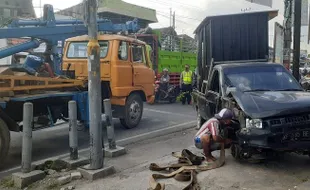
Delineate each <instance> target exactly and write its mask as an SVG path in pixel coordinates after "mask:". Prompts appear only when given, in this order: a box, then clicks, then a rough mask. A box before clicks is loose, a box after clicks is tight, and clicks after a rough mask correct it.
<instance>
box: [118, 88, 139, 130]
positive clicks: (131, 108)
mask: <svg viewBox="0 0 310 190" xmlns="http://www.w3.org/2000/svg"><path fill="white" fill-rule="evenodd" d="M142 114H143V102H142V99H141V97H140V95H139V94H131V95H130V96H129V97H128V98H127V101H126V105H125V118H123V119H120V122H121V124H122V125H123V126H124V127H125V128H127V129H132V128H134V127H136V126H137V125H138V124H139V123H140V120H141V118H142Z"/></svg>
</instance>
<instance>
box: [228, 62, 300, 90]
mask: <svg viewBox="0 0 310 190" xmlns="http://www.w3.org/2000/svg"><path fill="white" fill-rule="evenodd" d="M224 78H225V82H226V84H227V85H228V86H233V87H236V88H238V89H239V90H241V91H255V90H261V91H283V90H302V88H301V86H300V85H299V84H298V82H297V81H296V80H295V78H293V76H292V75H291V74H290V73H289V72H288V71H287V70H286V69H285V68H283V67H282V66H270V65H266V66H258V67H255V66H244V67H242V66H240V67H231V68H225V69H224Z"/></svg>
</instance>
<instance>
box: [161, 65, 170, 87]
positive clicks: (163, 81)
mask: <svg viewBox="0 0 310 190" xmlns="http://www.w3.org/2000/svg"><path fill="white" fill-rule="evenodd" d="M169 81H170V76H169V73H168V69H167V68H164V70H163V75H162V76H161V78H160V84H161V88H162V89H163V90H167V88H168V84H169Z"/></svg>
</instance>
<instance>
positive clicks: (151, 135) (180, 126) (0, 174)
mask: <svg viewBox="0 0 310 190" xmlns="http://www.w3.org/2000/svg"><path fill="white" fill-rule="evenodd" d="M196 122H197V121H196V120H191V121H189V122H185V123H180V124H177V125H172V126H169V127H166V128H163V129H158V130H154V131H150V132H147V133H142V134H139V135H135V136H132V137H128V138H124V139H120V140H116V144H117V145H119V146H124V145H128V144H132V143H135V142H139V141H143V140H147V139H151V138H155V137H158V136H162V135H168V134H169V133H175V132H178V131H182V130H186V129H189V128H194V126H193V125H194V124H195V123H196ZM192 124H193V125H192ZM108 146H109V145H108V144H105V145H104V147H108ZM86 151H89V148H84V149H79V155H82V154H83V153H85V152H86ZM68 156H69V153H66V154H62V155H58V156H52V157H49V158H45V159H42V160H38V161H33V162H32V164H33V165H35V164H38V163H44V162H45V161H46V160H56V159H59V158H65V157H68ZM18 171H20V166H17V167H14V168H10V169H7V170H4V171H0V177H1V178H2V177H4V175H5V174H10V173H12V172H18Z"/></svg>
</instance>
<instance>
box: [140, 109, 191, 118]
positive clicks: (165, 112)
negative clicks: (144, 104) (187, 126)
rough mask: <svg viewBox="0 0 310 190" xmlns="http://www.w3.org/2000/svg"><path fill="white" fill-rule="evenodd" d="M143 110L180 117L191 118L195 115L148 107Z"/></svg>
mask: <svg viewBox="0 0 310 190" xmlns="http://www.w3.org/2000/svg"><path fill="white" fill-rule="evenodd" d="M144 110H145V111H152V112H156V113H162V114H171V115H178V116H182V117H191V118H194V117H195V116H191V115H186V114H181V113H173V112H168V111H161V110H155V109H149V108H144Z"/></svg>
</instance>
